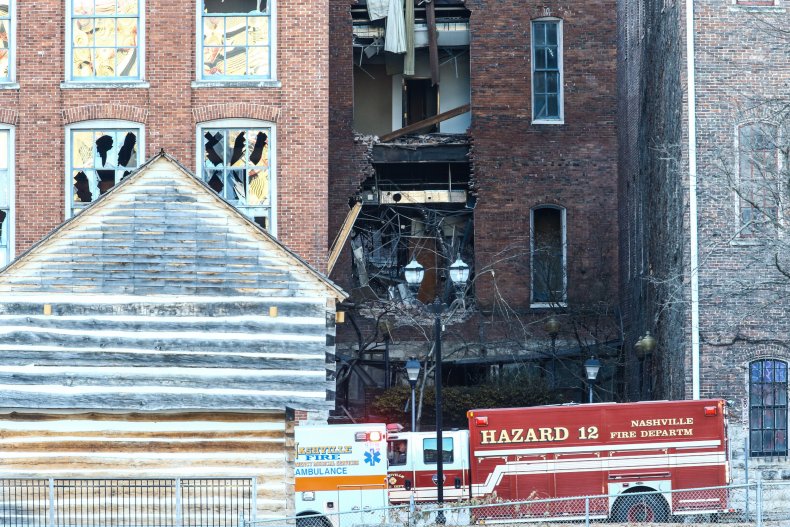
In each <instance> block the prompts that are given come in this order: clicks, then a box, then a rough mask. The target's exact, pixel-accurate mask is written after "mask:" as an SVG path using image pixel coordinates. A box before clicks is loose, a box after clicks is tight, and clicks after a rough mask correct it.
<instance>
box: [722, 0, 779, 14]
mask: <svg viewBox="0 0 790 527" xmlns="http://www.w3.org/2000/svg"><path fill="white" fill-rule="evenodd" d="M784 3H785V1H784V0H773V5H749V4H740V3H738V0H730V5H729V11H771V12H776V13H784V12H785V11H786V9H785V6H784Z"/></svg>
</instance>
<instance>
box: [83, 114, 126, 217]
mask: <svg viewBox="0 0 790 527" xmlns="http://www.w3.org/2000/svg"><path fill="white" fill-rule="evenodd" d="M139 135H140V132H139V130H138V129H111V128H106V129H79V130H75V129H72V130H71V138H70V139H71V166H70V167H69V168H70V173H71V178H72V182H73V185H72V196H71V198H72V199H71V201H72V208H73V209H74V212H78V211H79V209H81V208H84V207H85V206H86V205H88V204H89V203H91V202H92V201H95V200H96V199H98V198H99V196H101V195H102V194H104V193H105V192H107V191H108V190H110V189H111V188H112V187H113V186H115V185H116V184H117V183H118V182H120V181H121V179H123V178H124V177H126V176H127V175H129V174H130V173H131V172H132V171H133V170H134V169H136V168H137V166H138V164H139V162H140V156H139V155H138V150H139V148H140V142H139V140H138V138H139Z"/></svg>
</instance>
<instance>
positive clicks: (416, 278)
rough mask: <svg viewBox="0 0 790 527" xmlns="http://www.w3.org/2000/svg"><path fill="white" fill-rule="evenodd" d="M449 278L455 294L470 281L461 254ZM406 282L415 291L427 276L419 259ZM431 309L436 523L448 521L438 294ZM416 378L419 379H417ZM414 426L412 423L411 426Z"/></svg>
mask: <svg viewBox="0 0 790 527" xmlns="http://www.w3.org/2000/svg"><path fill="white" fill-rule="evenodd" d="M449 274H450V280H451V281H452V283H453V285H454V286H455V292H456V296H460V295H462V294H463V291H464V288H465V287H466V282H467V281H468V280H469V266H468V265H466V263H464V261H463V260H461V258H460V256H459V257H458V259H456V260H455V262H453V263H452V264H451V265H450V273H449ZM404 275H405V278H406V283H407V284H409V287H411V288H412V290H415V291H416V290H417V289H419V287H420V284H421V283H422V280H423V278H424V277H425V268H424V267H423V266H422V265H420V263H419V262H418V261H417V260H416V259H412V261H411V262H410V263H409V264H408V265H406V267H404ZM426 307H427V308H428V311H429V312H430V313H432V314H433V316H434V319H433V336H434V343H433V349H434V361H435V364H436V365H435V366H434V384H435V391H436V481H435V483H436V501H437V503H438V507H439V512H438V513H437V514H436V523H445V521H446V520H445V517H444V511H443V510H442V505H443V504H444V448H443V444H442V319H441V315H442V313H444V311H445V310H446V309H447V306H446V305H445V304H443V303H442V301H441V299H440V298H439V296H438V295H437V297H436V298H435V299H434V301H433V303H431V304H427V305H426ZM415 380H416V378H415ZM413 405H414V393H413V390H412V421H413V420H414V406H413ZM412 426H413V425H412Z"/></svg>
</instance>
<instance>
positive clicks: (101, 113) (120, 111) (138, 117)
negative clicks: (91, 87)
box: [62, 104, 148, 124]
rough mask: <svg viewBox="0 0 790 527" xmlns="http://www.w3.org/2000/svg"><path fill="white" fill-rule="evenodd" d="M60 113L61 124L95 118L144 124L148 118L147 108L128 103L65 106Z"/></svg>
mask: <svg viewBox="0 0 790 527" xmlns="http://www.w3.org/2000/svg"><path fill="white" fill-rule="evenodd" d="M62 114H63V124H72V123H79V122H81V121H93V120H96V119H113V120H118V121H132V122H135V123H140V124H145V122H146V120H147V119H148V110H146V109H145V108H140V107H138V106H131V105H128V104H85V105H82V106H72V107H71V108H65V109H64V110H63V111H62Z"/></svg>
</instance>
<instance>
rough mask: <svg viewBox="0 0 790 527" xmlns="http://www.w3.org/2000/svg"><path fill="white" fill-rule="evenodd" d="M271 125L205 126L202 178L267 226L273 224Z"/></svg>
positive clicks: (262, 224) (216, 190)
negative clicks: (243, 126) (242, 126)
mask: <svg viewBox="0 0 790 527" xmlns="http://www.w3.org/2000/svg"><path fill="white" fill-rule="evenodd" d="M271 133H272V131H271V128H269V127H245V128H225V127H222V128H219V127H218V128H203V129H201V137H200V140H201V141H202V144H203V154H202V156H203V163H202V177H203V180H204V181H205V182H206V183H208V185H209V186H210V187H211V188H212V189H214V191H215V192H217V193H218V194H219V195H220V196H222V197H223V198H225V199H226V200H227V201H228V202H230V203H232V204H233V205H234V206H235V207H236V208H238V209H239V210H241V211H242V212H243V213H244V214H246V215H247V216H249V217H250V218H251V219H253V221H255V222H256V223H258V224H259V225H261V226H262V227H264V228H267V229H268V228H270V225H271V208H272V196H271V183H272V182H271V166H270V165H271V151H270V138H271Z"/></svg>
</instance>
